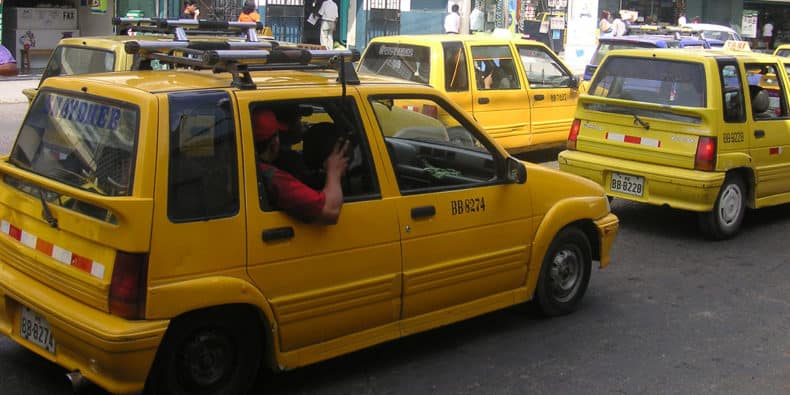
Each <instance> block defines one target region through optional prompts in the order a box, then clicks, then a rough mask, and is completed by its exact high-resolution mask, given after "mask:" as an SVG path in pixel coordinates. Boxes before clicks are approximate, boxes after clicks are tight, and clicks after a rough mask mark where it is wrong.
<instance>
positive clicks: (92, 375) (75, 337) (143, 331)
mask: <svg viewBox="0 0 790 395" xmlns="http://www.w3.org/2000/svg"><path fill="white" fill-rule="evenodd" d="M23 305H24V306H27V307H28V308H30V309H32V310H34V311H35V312H37V313H39V314H41V315H42V316H44V317H45V318H46V319H47V321H48V322H49V325H50V327H51V329H52V333H53V335H54V338H55V343H56V348H55V353H54V354H53V353H50V352H48V351H47V350H45V349H43V348H41V347H39V346H37V345H36V344H33V343H30V342H28V341H27V340H25V339H23V338H22V337H20V335H19V320H20V311H21V306H23ZM167 325H168V321H166V320H163V321H127V320H124V319H121V318H118V317H114V316H111V315H109V314H107V313H104V312H102V311H99V310H96V309H94V308H91V307H89V306H86V305H84V304H81V303H79V302H78V301H76V300H74V299H72V298H70V297H67V296H64V295H63V294H61V293H59V292H57V291H55V290H52V289H50V288H47V287H44V286H42V285H41V284H40V283H39V282H38V281H36V280H34V279H32V278H31V277H29V276H27V275H25V274H24V273H22V272H20V271H18V270H16V269H15V268H13V267H12V266H10V265H8V264H7V263H5V262H0V333H2V334H3V335H6V336H8V337H9V338H11V339H12V340H14V341H15V342H17V343H19V344H20V345H22V346H24V347H26V348H28V349H30V350H31V351H33V352H35V353H36V354H39V355H41V356H42V357H44V358H46V359H49V360H50V361H52V362H55V363H57V364H58V365H61V366H63V367H64V368H66V369H67V370H70V371H73V370H79V371H80V372H81V373H82V375H83V376H84V377H85V378H87V379H88V380H90V381H92V382H94V383H96V384H98V385H99V386H101V387H103V388H105V389H106V390H108V391H110V392H112V393H138V392H141V391H142V390H143V387H144V385H145V379H146V377H147V375H148V371H149V370H150V368H151V365H152V363H153V360H154V357H155V355H156V350H157V348H158V347H159V343H160V342H161V340H162V337H163V336H164V333H165V330H166V329H167Z"/></svg>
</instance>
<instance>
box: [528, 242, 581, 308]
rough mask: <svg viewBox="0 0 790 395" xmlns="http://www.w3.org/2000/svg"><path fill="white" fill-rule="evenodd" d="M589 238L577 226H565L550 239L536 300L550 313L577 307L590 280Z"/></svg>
mask: <svg viewBox="0 0 790 395" xmlns="http://www.w3.org/2000/svg"><path fill="white" fill-rule="evenodd" d="M591 268H592V253H591V249H590V241H589V240H588V239H587V236H585V234H584V233H583V232H582V231H581V230H579V229H578V228H573V227H570V228H565V229H563V230H561V231H560V232H559V233H557V236H555V237H554V240H553V241H552V242H551V245H550V246H549V249H548V251H547V252H546V256H545V257H544V258H543V264H542V266H541V268H540V277H539V278H538V285H537V289H536V290H535V299H536V301H537V306H538V307H539V308H540V310H541V312H542V313H543V314H545V315H547V316H558V315H563V314H568V313H570V312H572V311H574V310H575V309H576V307H578V305H579V301H581V299H582V297H583V296H584V293H585V292H586V291H587V284H589V282H590V270H591Z"/></svg>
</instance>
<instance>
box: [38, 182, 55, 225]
mask: <svg viewBox="0 0 790 395" xmlns="http://www.w3.org/2000/svg"><path fill="white" fill-rule="evenodd" d="M38 197H39V198H40V199H41V207H42V211H41V216H43V217H44V220H45V221H47V223H48V224H49V226H51V227H53V228H57V227H58V219H57V218H55V217H54V216H53V215H52V212H51V211H49V205H47V199H46V198H44V189H43V188H39V189H38Z"/></svg>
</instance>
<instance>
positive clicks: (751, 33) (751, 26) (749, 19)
mask: <svg viewBox="0 0 790 395" xmlns="http://www.w3.org/2000/svg"><path fill="white" fill-rule="evenodd" d="M757 15H758V12H757V11H753V10H743V17H742V18H741V36H742V37H745V38H756V37H757Z"/></svg>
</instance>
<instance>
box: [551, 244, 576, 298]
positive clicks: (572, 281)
mask: <svg viewBox="0 0 790 395" xmlns="http://www.w3.org/2000/svg"><path fill="white" fill-rule="evenodd" d="M582 270H583V269H582V259H581V254H580V253H579V252H578V251H576V250H575V249H572V248H570V247H568V248H564V249H562V250H560V251H559V252H557V254H556V255H554V259H552V260H551V267H550V268H549V277H550V278H551V294H552V296H553V297H554V299H556V300H557V301H558V302H567V301H569V300H571V299H572V298H573V297H574V296H575V295H576V291H577V290H578V289H579V285H580V284H581V276H582Z"/></svg>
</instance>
